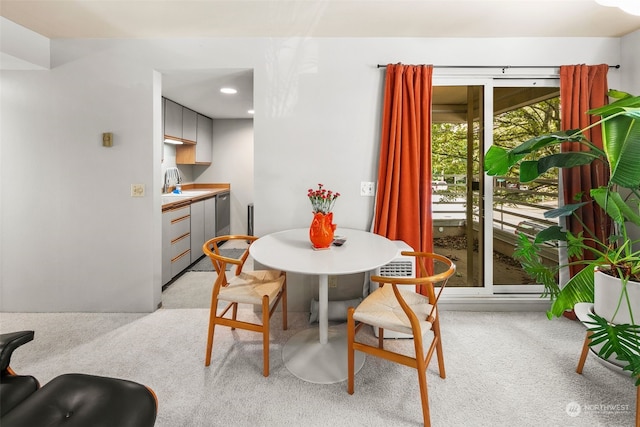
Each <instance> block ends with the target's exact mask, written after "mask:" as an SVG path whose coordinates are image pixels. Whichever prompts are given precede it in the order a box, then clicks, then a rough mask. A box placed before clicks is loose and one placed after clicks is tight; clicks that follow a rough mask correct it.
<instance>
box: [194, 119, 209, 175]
mask: <svg viewBox="0 0 640 427" xmlns="http://www.w3.org/2000/svg"><path fill="white" fill-rule="evenodd" d="M197 141H198V144H196V163H198V164H211V160H212V158H211V157H212V151H213V120H212V119H210V118H209V117H206V116H203V115H202V114H198V139H197Z"/></svg>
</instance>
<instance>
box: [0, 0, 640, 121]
mask: <svg viewBox="0 0 640 427" xmlns="http://www.w3.org/2000/svg"><path fill="white" fill-rule="evenodd" d="M630 1H640V0H630ZM0 16H2V17H4V18H7V19H9V20H10V21H13V22H15V23H17V24H20V25H22V26H24V27H26V28H28V29H30V30H32V31H35V32H36V33H39V34H41V35H43V36H46V37H48V38H50V39H55V38H188V37H298V36H302V37H620V36H623V35H625V34H628V33H631V32H633V31H635V30H638V29H640V17H639V16H633V15H629V14H626V13H624V12H622V11H621V10H619V9H617V8H612V7H605V6H601V5H599V4H597V3H596V2H595V0H493V1H484V0H409V1H401V0H391V1H384V0H364V1H357V0H290V1H274V0H230V1H229V0H228V1H219V0H204V1H203V0H199V1H191V0H180V1H177V0H162V1H161V0H138V1H119V0H78V1H69V0H64V1H63V0H0ZM222 85H233V86H235V87H236V88H237V89H238V94H237V95H234V96H228V95H225V96H223V95H222V94H220V93H219V87H220V86H222ZM252 93H253V72H252V70H239V69H234V70H213V71H206V72H202V71H201V72H181V73H179V74H175V73H174V74H171V73H164V74H163V95H165V96H166V97H168V98H170V99H172V100H173V101H176V102H178V103H180V104H183V105H185V106H187V107H189V108H192V109H194V110H196V111H198V112H200V113H202V114H205V115H208V116H210V117H213V118H238V117H241V118H246V117H251V116H250V115H249V114H248V113H247V110H248V109H249V108H252V107H253V105H252ZM218 107H220V108H218Z"/></svg>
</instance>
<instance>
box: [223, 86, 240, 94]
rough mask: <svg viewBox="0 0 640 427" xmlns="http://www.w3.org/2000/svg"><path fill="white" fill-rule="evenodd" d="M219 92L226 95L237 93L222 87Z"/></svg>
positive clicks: (229, 88)
mask: <svg viewBox="0 0 640 427" xmlns="http://www.w3.org/2000/svg"><path fill="white" fill-rule="evenodd" d="M220 92H222V93H227V94H234V93H238V91H237V90H235V89H234V88H232V87H223V88H222V89H220Z"/></svg>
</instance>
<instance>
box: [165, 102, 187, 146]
mask: <svg viewBox="0 0 640 427" xmlns="http://www.w3.org/2000/svg"><path fill="white" fill-rule="evenodd" d="M182 110H183V107H182V105H180V104H178V103H176V102H173V101H171V100H170V99H166V98H165V101H164V136H165V139H166V138H169V139H173V140H177V141H182Z"/></svg>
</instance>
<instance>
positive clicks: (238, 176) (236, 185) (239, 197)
mask: <svg viewBox="0 0 640 427" xmlns="http://www.w3.org/2000/svg"><path fill="white" fill-rule="evenodd" d="M212 154H213V155H212V157H213V162H212V163H211V166H208V167H203V166H193V169H194V181H195V182H205V183H230V184H231V234H246V233H247V205H248V204H249V203H253V120H251V119H214V120H213V153H212Z"/></svg>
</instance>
